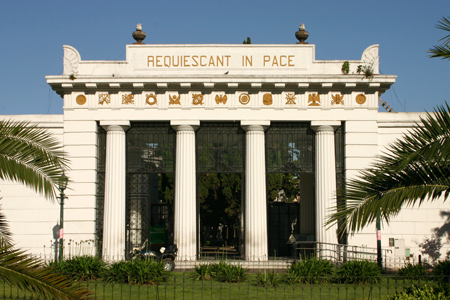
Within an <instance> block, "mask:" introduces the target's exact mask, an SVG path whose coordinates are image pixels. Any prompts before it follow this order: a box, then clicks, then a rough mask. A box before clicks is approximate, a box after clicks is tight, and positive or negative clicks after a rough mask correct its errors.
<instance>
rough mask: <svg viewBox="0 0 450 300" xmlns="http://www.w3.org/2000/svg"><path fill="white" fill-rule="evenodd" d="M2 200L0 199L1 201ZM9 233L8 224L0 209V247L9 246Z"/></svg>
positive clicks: (10, 240) (10, 241)
mask: <svg viewBox="0 0 450 300" xmlns="http://www.w3.org/2000/svg"><path fill="white" fill-rule="evenodd" d="M1 199H2V198H0V200H1ZM11 236H12V234H11V232H10V231H9V226H8V223H7V222H6V217H5V215H4V214H3V212H2V211H1V209H0V245H11V243H12V239H11Z"/></svg>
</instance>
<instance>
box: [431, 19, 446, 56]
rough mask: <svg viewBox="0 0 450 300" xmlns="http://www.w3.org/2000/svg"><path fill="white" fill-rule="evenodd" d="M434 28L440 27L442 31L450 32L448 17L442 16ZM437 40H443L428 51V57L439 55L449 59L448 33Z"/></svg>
mask: <svg viewBox="0 0 450 300" xmlns="http://www.w3.org/2000/svg"><path fill="white" fill-rule="evenodd" d="M436 28H438V29H441V30H443V31H448V32H450V19H449V18H448V17H447V18H446V17H443V18H442V20H441V21H439V22H438V24H437V25H436ZM439 41H443V42H442V43H441V45H438V46H434V47H433V48H431V49H430V50H428V53H430V57H440V58H442V59H450V47H449V44H450V34H448V35H446V36H444V37H443V38H442V39H440V40H439Z"/></svg>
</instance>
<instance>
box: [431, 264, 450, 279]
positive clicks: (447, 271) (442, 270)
mask: <svg viewBox="0 0 450 300" xmlns="http://www.w3.org/2000/svg"><path fill="white" fill-rule="evenodd" d="M433 275H435V276H444V277H447V278H448V276H450V261H449V260H444V261H440V262H438V263H437V264H436V266H434V268H433Z"/></svg>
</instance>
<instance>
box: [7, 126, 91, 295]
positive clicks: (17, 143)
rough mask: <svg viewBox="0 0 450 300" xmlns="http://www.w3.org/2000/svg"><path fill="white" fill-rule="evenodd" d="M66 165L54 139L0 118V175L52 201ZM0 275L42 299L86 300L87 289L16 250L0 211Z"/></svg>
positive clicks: (88, 293)
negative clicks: (44, 267)
mask: <svg viewBox="0 0 450 300" xmlns="http://www.w3.org/2000/svg"><path fill="white" fill-rule="evenodd" d="M65 168H67V161H66V160H65V159H64V158H63V153H62V152H61V151H60V146H59V145H58V142H57V140H56V139H55V138H54V137H53V136H52V135H51V134H50V133H49V132H48V131H46V130H44V129H42V128H38V127H36V126H31V125H30V124H29V123H27V122H14V121H0V178H1V179H3V180H12V181H16V182H19V183H23V184H25V185H26V186H28V187H30V188H32V189H34V190H35V191H37V192H39V193H41V194H43V195H44V196H45V197H46V198H47V199H50V200H53V199H54V197H55V191H56V187H57V182H58V179H59V178H60V177H61V175H62V174H63V172H64V169H65ZM0 233H1V235H0V277H1V278H2V280H3V281H4V282H7V283H10V284H13V285H17V286H19V287H21V288H23V289H26V290H28V291H30V292H32V293H34V294H35V295H39V296H40V297H42V298H45V299H87V298H89V295H90V292H89V290H87V289H85V288H82V287H80V286H78V285H73V284H72V282H71V281H70V280H69V279H68V278H66V277H64V276H62V275H60V274H54V273H53V272H51V271H50V270H46V269H43V268H42V265H41V262H40V261H39V260H37V259H34V258H32V257H31V256H29V255H28V254H26V253H25V252H24V251H22V250H20V249H16V248H15V247H14V245H13V243H12V240H11V233H10V232H9V229H8V226H7V223H6V219H5V217H4V215H3V214H0Z"/></svg>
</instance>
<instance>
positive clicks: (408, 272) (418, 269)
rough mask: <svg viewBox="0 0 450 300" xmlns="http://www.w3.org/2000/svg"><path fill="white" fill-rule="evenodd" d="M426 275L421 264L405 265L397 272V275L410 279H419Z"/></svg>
mask: <svg viewBox="0 0 450 300" xmlns="http://www.w3.org/2000/svg"><path fill="white" fill-rule="evenodd" d="M426 274H427V270H426V269H425V267H424V266H423V265H421V264H416V265H413V264H407V265H406V266H404V267H403V268H400V269H399V270H398V272H397V275H399V276H404V277H408V278H411V279H416V278H420V277H422V276H425V275H426Z"/></svg>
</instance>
